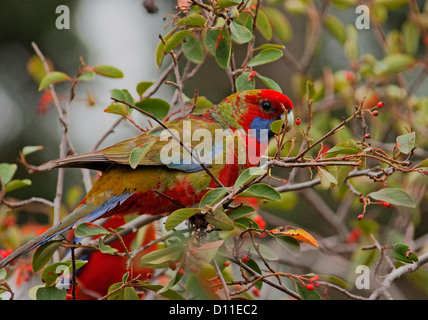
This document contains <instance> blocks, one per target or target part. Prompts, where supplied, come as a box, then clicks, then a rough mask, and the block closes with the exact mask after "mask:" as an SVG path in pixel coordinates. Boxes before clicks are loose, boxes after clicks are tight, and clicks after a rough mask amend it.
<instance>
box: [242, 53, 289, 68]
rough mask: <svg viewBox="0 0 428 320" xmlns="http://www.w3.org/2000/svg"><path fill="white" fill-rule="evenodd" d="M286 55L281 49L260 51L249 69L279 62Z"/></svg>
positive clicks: (250, 63)
mask: <svg viewBox="0 0 428 320" xmlns="http://www.w3.org/2000/svg"><path fill="white" fill-rule="evenodd" d="M283 54H284V53H283V52H282V50H280V49H274V48H272V49H264V50H262V51H260V53H259V54H257V55H256V56H255V57H254V58H252V59H251V61H250V62H249V63H248V66H249V67H255V66H259V65H262V64H266V63H270V62H273V61H275V60H278V59H279V58H281V57H282V55H283Z"/></svg>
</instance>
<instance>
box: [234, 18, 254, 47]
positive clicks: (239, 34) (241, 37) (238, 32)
mask: <svg viewBox="0 0 428 320" xmlns="http://www.w3.org/2000/svg"><path fill="white" fill-rule="evenodd" d="M230 32H231V36H232V40H234V41H235V42H237V43H239V44H242V43H247V42H249V41H251V39H252V38H253V34H252V33H251V31H250V30H248V29H247V28H246V27H244V26H243V25H242V24H241V23H240V22H239V21H238V20H233V21H232V22H231V24H230Z"/></svg>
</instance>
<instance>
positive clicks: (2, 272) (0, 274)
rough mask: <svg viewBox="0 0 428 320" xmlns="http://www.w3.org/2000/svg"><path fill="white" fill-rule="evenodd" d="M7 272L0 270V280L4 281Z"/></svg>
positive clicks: (3, 269)
mask: <svg viewBox="0 0 428 320" xmlns="http://www.w3.org/2000/svg"><path fill="white" fill-rule="evenodd" d="M6 275H7V272H6V269H5V268H1V269H0V280H4V279H5V278H6Z"/></svg>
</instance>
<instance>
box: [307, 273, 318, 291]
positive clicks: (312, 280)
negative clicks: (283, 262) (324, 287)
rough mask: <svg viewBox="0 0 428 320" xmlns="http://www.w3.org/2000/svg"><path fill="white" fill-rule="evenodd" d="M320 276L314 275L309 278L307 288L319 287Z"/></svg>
mask: <svg viewBox="0 0 428 320" xmlns="http://www.w3.org/2000/svg"><path fill="white" fill-rule="evenodd" d="M319 280H320V277H318V276H317V275H315V276H313V277H312V278H310V279H309V283H308V284H307V285H306V289H308V290H314V289H315V288H318V287H319V286H320V284H319V282H318V281H319Z"/></svg>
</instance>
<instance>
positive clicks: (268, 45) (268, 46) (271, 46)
mask: <svg viewBox="0 0 428 320" xmlns="http://www.w3.org/2000/svg"><path fill="white" fill-rule="evenodd" d="M264 49H285V46H283V45H282V44H273V43H264V44H262V45H261V46H258V47H257V48H255V49H254V51H257V50H264Z"/></svg>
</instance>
